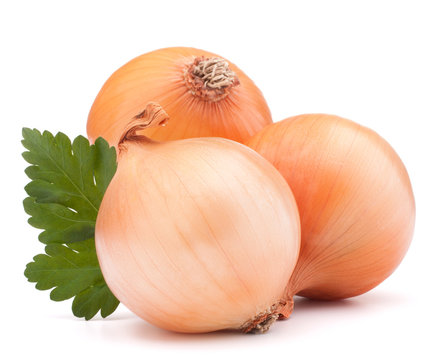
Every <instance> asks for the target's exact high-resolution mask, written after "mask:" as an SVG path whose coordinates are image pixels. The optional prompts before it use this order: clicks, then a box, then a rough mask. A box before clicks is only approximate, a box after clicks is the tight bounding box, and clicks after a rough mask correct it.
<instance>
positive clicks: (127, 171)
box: [95, 103, 300, 333]
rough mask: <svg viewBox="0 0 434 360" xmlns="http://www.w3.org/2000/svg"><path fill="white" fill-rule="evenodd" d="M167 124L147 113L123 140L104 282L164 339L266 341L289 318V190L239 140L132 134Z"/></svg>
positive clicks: (102, 244) (105, 235)
mask: <svg viewBox="0 0 434 360" xmlns="http://www.w3.org/2000/svg"><path fill="white" fill-rule="evenodd" d="M166 120H167V114H166V113H165V112H164V110H163V109H162V108H161V107H160V106H159V105H158V104H155V103H151V104H148V106H147V107H146V109H145V111H143V112H141V113H140V114H139V115H138V116H137V117H136V118H135V119H133V120H132V121H131V122H130V123H129V124H128V125H127V126H126V129H125V130H124V133H123V135H122V136H121V140H120V144H119V150H120V151H119V157H118V169H117V172H116V174H115V176H114V178H113V180H112V181H111V183H110V185H109V187H108V189H107V191H106V193H105V195H104V198H103V201H102V203H101V207H100V210H99V213H98V218H97V223H96V233H95V236H96V239H95V240H96V249H97V254H98V259H99V262H100V265H101V269H102V272H103V275H104V278H105V280H106V281H107V284H108V286H109V287H110V289H111V290H112V291H113V293H114V294H115V296H116V297H117V298H118V299H119V300H120V301H121V302H122V303H123V304H124V305H126V306H127V307H128V308H129V309H130V310H132V311H133V312H134V313H136V314H137V315H138V316H140V317H142V318H143V319H145V320H147V321H148V322H150V323H153V324H155V325H157V326H159V327H161V328H164V329H169V330H173V331H178V332H192V333H194V332H209V331H215V330H220V329H239V330H241V331H245V332H248V331H260V332H263V331H266V330H267V329H268V327H269V326H270V324H271V323H272V322H273V321H274V320H276V319H277V318H278V317H279V316H282V317H287V316H288V315H289V313H290V312H291V310H292V300H290V299H287V298H286V297H285V295H284V289H285V286H286V284H287V282H288V279H289V277H290V275H291V273H292V270H293V268H294V266H295V263H296V260H297V257H298V252H299V244H300V243H299V241H300V227H299V217H298V210H297V208H296V203H295V200H294V198H293V195H292V193H291V190H290V188H289V186H288V184H287V183H286V181H285V180H284V179H283V177H282V176H281V175H280V174H279V172H278V171H277V170H276V169H275V168H274V167H273V166H272V165H271V164H270V163H269V162H268V161H266V160H265V159H263V158H262V157H261V156H260V155H258V154H257V153H256V152H254V151H253V150H251V149H249V148H248V147H246V146H244V145H241V144H238V143H236V142H233V141H230V140H227V139H222V138H195V139H186V140H178V141H169V142H155V141H153V140H150V139H149V138H147V137H145V136H143V135H139V134H138V131H139V130H143V129H145V128H149V127H151V126H156V125H159V124H165V123H166Z"/></svg>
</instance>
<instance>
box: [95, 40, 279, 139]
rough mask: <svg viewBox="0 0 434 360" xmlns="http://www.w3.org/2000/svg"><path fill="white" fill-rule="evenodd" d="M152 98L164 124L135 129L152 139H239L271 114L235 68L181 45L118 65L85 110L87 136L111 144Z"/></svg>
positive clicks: (249, 133) (254, 130)
mask: <svg viewBox="0 0 434 360" xmlns="http://www.w3.org/2000/svg"><path fill="white" fill-rule="evenodd" d="M151 101H154V102H158V103H159V104H160V105H161V106H162V107H163V108H164V110H165V111H166V112H167V113H168V115H169V116H170V123H169V124H168V125H167V126H166V127H164V128H162V127H152V128H148V129H146V130H142V131H141V132H140V133H141V134H144V135H146V136H147V137H149V138H151V139H153V140H165V141H166V140H178V139H187V138H192V137H207V136H213V137H217V136H218V137H224V138H228V139H231V140H235V141H238V142H244V141H245V140H247V139H248V138H250V137H251V136H252V135H254V134H255V133H257V132H258V131H259V130H260V129H262V128H263V127H264V126H265V125H267V124H270V123H271V114H270V110H269V109H268V106H267V103H266V102H265V99H264V97H263V96H262V93H261V91H260V90H259V89H258V88H257V87H256V86H255V84H254V83H253V81H252V80H250V78H248V77H247V75H245V74H244V73H243V72H242V71H241V70H240V69H239V68H238V67H237V66H235V65H234V64H232V63H231V62H229V61H228V60H226V59H224V58H222V57H221V56H218V55H216V54H213V53H210V52H207V51H204V50H199V49H193V48H187V47H173V48H166V49H159V50H156V51H152V52H149V53H146V54H143V55H141V56H139V57H137V58H135V59H133V60H131V61H130V62H128V63H127V64H125V65H124V66H122V67H121V68H120V69H118V70H117V71H116V72H114V73H113V75H111V76H110V78H109V79H108V80H107V81H106V83H105V84H104V86H103V87H102V89H101V90H100V92H99V94H98V96H97V97H96V99H95V102H94V103H93V105H92V108H91V110H90V113H89V117H88V122H87V134H88V137H89V140H90V141H91V142H93V141H94V140H95V139H96V138H97V137H98V136H102V137H103V138H105V139H106V140H107V141H108V142H109V143H110V144H111V145H113V146H116V145H117V142H118V140H119V137H120V136H121V134H122V132H123V130H124V129H125V126H126V125H127V124H128V122H129V121H130V119H131V118H132V117H133V116H135V115H136V114H138V113H139V112H140V111H142V110H143V109H144V108H145V105H146V104H147V103H148V102H151Z"/></svg>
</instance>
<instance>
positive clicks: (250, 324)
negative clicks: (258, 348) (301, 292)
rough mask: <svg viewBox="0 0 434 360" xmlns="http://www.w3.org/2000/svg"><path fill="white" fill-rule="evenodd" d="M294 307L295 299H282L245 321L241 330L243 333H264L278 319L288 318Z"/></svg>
mask: <svg viewBox="0 0 434 360" xmlns="http://www.w3.org/2000/svg"><path fill="white" fill-rule="evenodd" d="M293 308H294V301H293V300H292V298H290V299H287V300H280V301H279V302H277V303H275V304H274V305H272V306H270V307H269V308H268V309H266V310H265V311H263V312H261V313H259V314H257V315H256V316H255V317H253V318H252V319H250V320H248V321H247V322H245V323H244V324H243V325H242V326H241V327H240V330H241V331H242V332H243V333H254V334H263V333H265V332H267V331H268V329H270V327H271V325H273V323H274V322H275V321H276V320H277V319H287V318H288V317H289V316H290V315H291V313H292V310H293Z"/></svg>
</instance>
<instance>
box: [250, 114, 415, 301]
mask: <svg viewBox="0 0 434 360" xmlns="http://www.w3.org/2000/svg"><path fill="white" fill-rule="evenodd" d="M248 145H249V146H250V147H252V148H253V149H255V150H256V151H258V152H259V153H260V154H261V155H263V156H264V157H265V158H266V159H268V160H269V161H270V162H271V163H272V164H274V165H275V167H276V168H277V169H278V170H279V171H280V173H281V174H282V175H283V176H284V177H285V179H286V180H287V182H288V184H289V185H290V187H291V189H292V191H293V193H294V196H295V198H296V201H297V205H298V208H299V211H300V221H301V231H302V232H301V234H302V242H301V250H300V258H299V260H298V262H297V265H296V268H295V270H294V273H293V275H292V277H291V281H290V283H289V285H288V290H287V291H288V293H289V294H290V295H293V294H299V295H302V296H306V297H309V298H313V299H327V300H331V299H342V298H347V297H351V296H356V295H360V294H363V293H364V292H366V291H368V290H370V289H372V288H373V287H375V286H377V285H378V284H379V283H381V282H382V281H383V280H384V279H386V278H387V277H388V276H389V275H390V274H391V273H392V272H393V270H394V269H395V268H396V267H397V266H398V264H399V263H400V262H401V260H402V259H403V257H404V255H405V253H406V251H407V249H408V247H409V245H410V241H411V238H412V234H413V228H414V221H415V204H414V197H413V192H412V188H411V184H410V180H409V177H408V174H407V171H406V169H405V167H404V165H403V163H402V161H401V160H400V158H399V157H398V155H397V154H396V153H395V151H394V150H393V149H392V147H391V146H390V145H389V144H388V143H387V142H386V141H385V140H384V139H383V138H381V137H380V136H379V135H378V134H376V133H375V132H374V131H372V130H370V129H367V128H365V127H363V126H360V125H358V124H356V123H354V122H352V121H349V120H346V119H343V118H340V117H338V116H333V115H325V114H309V115H300V116H295V117H293V118H289V119H286V120H283V121H281V122H279V123H276V124H272V125H269V126H267V127H266V128H264V129H263V130H262V131H261V132H259V133H258V134H257V135H255V136H254V137H253V138H252V139H251V140H250V141H249V142H248Z"/></svg>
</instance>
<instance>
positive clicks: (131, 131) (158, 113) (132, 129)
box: [118, 102, 169, 151]
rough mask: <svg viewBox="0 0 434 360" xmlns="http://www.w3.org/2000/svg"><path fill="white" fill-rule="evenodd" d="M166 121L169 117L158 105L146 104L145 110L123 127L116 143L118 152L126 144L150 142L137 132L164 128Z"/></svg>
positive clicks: (154, 103) (153, 103)
mask: <svg viewBox="0 0 434 360" xmlns="http://www.w3.org/2000/svg"><path fill="white" fill-rule="evenodd" d="M168 120H169V115H167V113H166V112H165V111H164V109H163V108H162V107H161V105H160V104H158V103H156V102H149V103H148V104H146V106H145V109H144V110H143V111H142V112H141V113H139V114H137V115H136V116H134V117H133V118H132V119H131V121H130V122H129V123H128V124H127V125H126V126H125V129H124V131H123V133H122V135H121V137H120V140H119V143H118V147H119V151H121V150H122V149H124V148H125V144H126V143H127V142H131V141H134V142H137V141H140V142H150V141H151V139H149V138H148V137H146V136H145V135H139V134H137V132H138V131H140V130H145V129H149V128H151V127H156V126H164V125H165V124H166V123H167V121H168Z"/></svg>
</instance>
